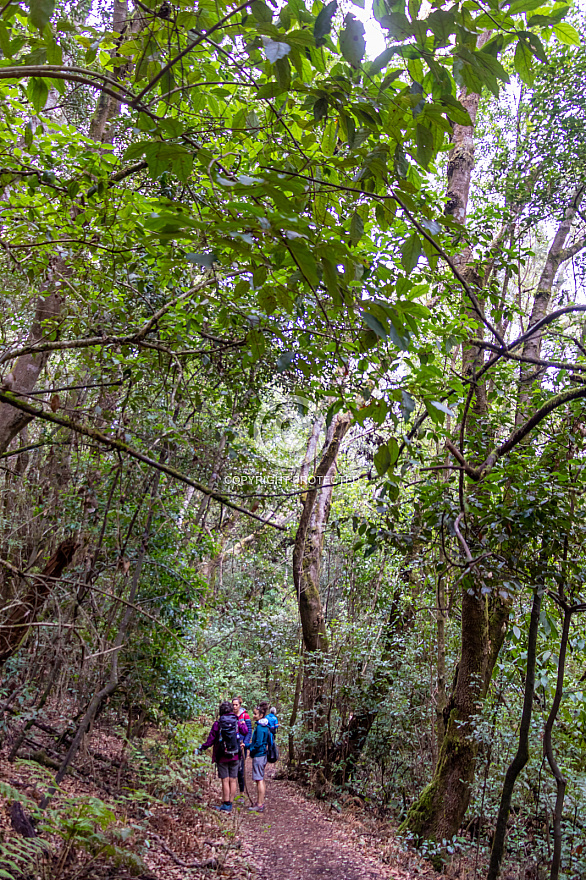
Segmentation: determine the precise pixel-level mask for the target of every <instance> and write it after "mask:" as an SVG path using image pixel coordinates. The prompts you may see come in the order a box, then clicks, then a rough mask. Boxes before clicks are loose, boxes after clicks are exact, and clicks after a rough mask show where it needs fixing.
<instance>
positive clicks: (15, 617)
mask: <svg viewBox="0 0 586 880" xmlns="http://www.w3.org/2000/svg"><path fill="white" fill-rule="evenodd" d="M78 546H79V544H78V542H77V541H76V540H75V539H73V538H67V539H66V540H65V541H62V542H61V544H59V546H58V548H57V550H55V552H54V553H53V555H52V556H51V558H50V559H49V561H48V562H47V564H46V566H45V567H44V569H43V571H42V572H41V574H38V575H34V576H32V577H30V578H29V586H28V588H27V591H26V592H25V594H24V596H22V597H19V598H15V599H14V602H13V607H12V609H11V611H10V614H9V616H8V618H7V619H6V620H5V622H4V623H3V624H2V628H1V629H0V668H1V667H2V666H4V664H5V663H6V661H7V660H8V659H9V658H10V657H12V655H13V654H14V653H15V652H16V650H17V649H18V647H19V645H20V644H21V642H22V641H23V639H24V638H25V636H26V634H27V633H28V631H29V629H30V626H31V624H32V623H33V622H34V621H35V620H36V618H37V615H38V613H39V611H40V610H41V608H42V607H43V605H44V603H45V599H46V598H47V596H48V595H49V593H50V592H51V588H52V587H53V586H54V584H55V581H56V580H58V579H59V578H60V577H61V575H62V574H63V572H64V570H65V569H66V568H67V566H68V565H69V564H70V562H71V560H72V559H73V556H74V553H75V551H76V550H77V547H78Z"/></svg>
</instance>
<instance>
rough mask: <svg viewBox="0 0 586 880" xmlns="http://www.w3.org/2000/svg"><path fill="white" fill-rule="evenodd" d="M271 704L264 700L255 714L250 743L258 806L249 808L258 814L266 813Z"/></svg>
mask: <svg viewBox="0 0 586 880" xmlns="http://www.w3.org/2000/svg"><path fill="white" fill-rule="evenodd" d="M268 711H269V704H268V703H267V702H266V700H263V701H262V702H260V703H259V704H258V706H257V707H256V709H255V710H254V712H253V718H254V721H255V722H256V723H255V727H254V733H253V734H252V739H251V741H250V757H251V758H252V779H253V782H256V804H255V805H254V806H251V807H249V808H248V809H249V810H255V811H256V812H257V813H264V809H265V790H266V785H265V768H266V766H267V746H268V742H269V737H270V736H271V732H270V730H269V722H268V721H267V718H266V716H267V713H268Z"/></svg>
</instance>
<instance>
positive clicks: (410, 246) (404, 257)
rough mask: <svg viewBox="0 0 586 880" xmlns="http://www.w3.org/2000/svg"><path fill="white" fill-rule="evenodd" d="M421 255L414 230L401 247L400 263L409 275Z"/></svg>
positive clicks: (419, 244)
mask: <svg viewBox="0 0 586 880" xmlns="http://www.w3.org/2000/svg"><path fill="white" fill-rule="evenodd" d="M420 256H421V242H420V240H419V236H418V235H417V233H416V232H413V233H412V234H411V235H410V236H409V238H408V239H407V241H406V242H405V243H404V244H403V247H402V248H401V265H402V266H403V269H404V270H405V272H406V273H407V275H409V273H410V272H412V271H413V269H414V268H415V266H416V265H417V261H418V260H419V257H420Z"/></svg>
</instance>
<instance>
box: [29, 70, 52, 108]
mask: <svg viewBox="0 0 586 880" xmlns="http://www.w3.org/2000/svg"><path fill="white" fill-rule="evenodd" d="M26 95H27V98H28V99H29V101H30V102H31V104H32V105H33V107H34V108H35V113H40V112H41V110H42V109H43V107H44V106H45V104H46V103H47V98H48V97H49V87H48V86H47V83H46V82H45V80H44V79H41V78H40V77H38V76H33V77H31V78H30V79H29V81H28V85H27V87H26Z"/></svg>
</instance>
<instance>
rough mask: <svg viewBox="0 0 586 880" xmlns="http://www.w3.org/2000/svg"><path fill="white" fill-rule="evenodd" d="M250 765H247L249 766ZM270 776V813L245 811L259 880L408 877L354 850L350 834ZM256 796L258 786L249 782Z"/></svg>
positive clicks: (243, 830)
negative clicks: (255, 791) (258, 871)
mask: <svg viewBox="0 0 586 880" xmlns="http://www.w3.org/2000/svg"><path fill="white" fill-rule="evenodd" d="M249 763H250V762H248V761H247V764H249ZM273 773H274V771H273V769H272V768H270V769H268V773H267V799H266V808H265V812H264V813H251V812H248V810H246V809H245V810H243V818H242V824H241V826H240V836H241V838H242V841H243V843H244V845H245V847H246V849H247V850H248V851H249V852H250V854H251V856H252V860H253V861H254V863H255V865H257V866H258V867H259V869H260V874H259V880H322V878H324V880H325V878H332V880H334V878H335V880H383V878H389V880H391V878H398V877H404V876H405V874H404V873H402V872H394V871H392V870H391V869H390V868H389V867H388V866H386V865H383V864H382V863H381V862H379V861H378V860H376V859H375V858H369V857H368V856H367V855H365V854H364V853H363V852H361V851H360V849H359V848H358V847H357V846H356V845H355V844H354V842H353V841H352V839H351V835H350V833H349V829H348V828H347V827H346V826H345V825H344V824H343V823H342V822H339V821H335V820H334V819H333V818H332V819H329V818H328V816H327V814H326V813H324V812H323V811H322V810H321V809H320V808H319V807H318V806H317V805H316V804H312V803H311V802H309V801H308V800H307V799H306V798H304V797H303V795H302V794H300V793H299V791H298V790H297V789H296V787H295V786H294V785H293V784H291V783H289V782H286V781H285V780H280V779H274V778H273ZM248 789H249V791H250V794H251V795H253V793H254V783H253V782H252V781H251V780H250V778H249V780H248Z"/></svg>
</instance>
